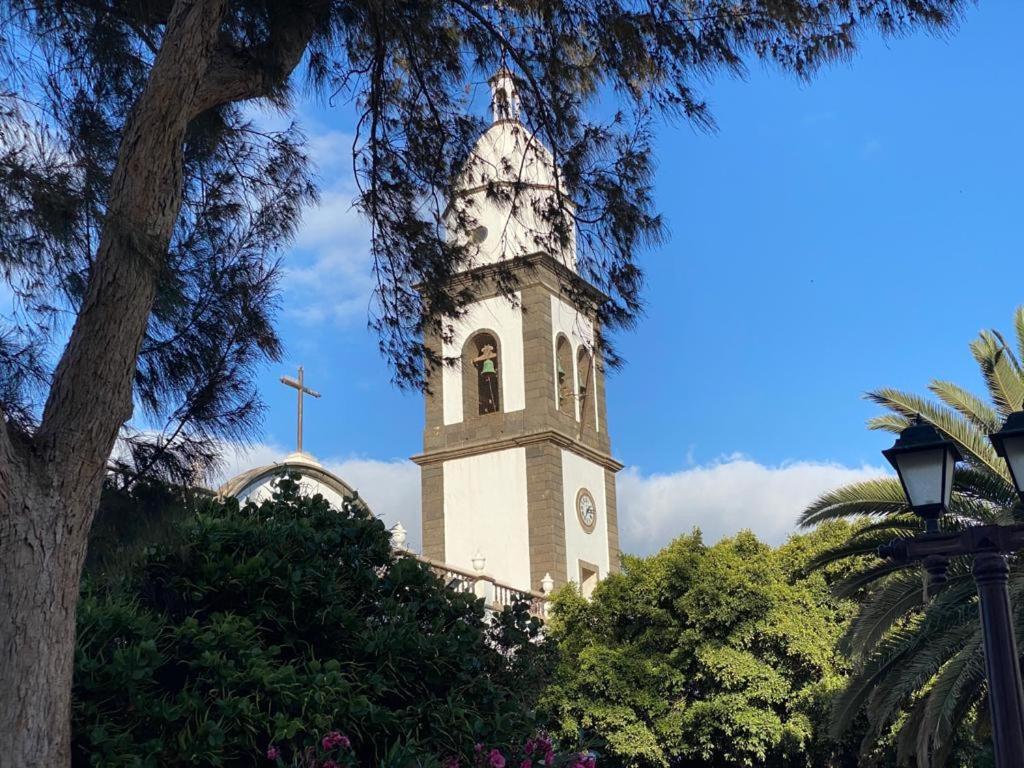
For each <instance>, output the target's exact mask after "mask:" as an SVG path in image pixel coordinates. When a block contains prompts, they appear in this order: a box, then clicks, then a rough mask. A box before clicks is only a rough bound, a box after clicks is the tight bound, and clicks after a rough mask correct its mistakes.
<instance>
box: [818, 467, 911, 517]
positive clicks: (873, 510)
mask: <svg viewBox="0 0 1024 768" xmlns="http://www.w3.org/2000/svg"><path fill="white" fill-rule="evenodd" d="M906 509H907V499H906V497H905V496H904V495H903V486H901V485H900V481H899V480H897V479H896V478H895V477H883V478H879V479H878V480H864V481H863V482H860V483H851V484H850V485H844V486H843V487H841V488H836V489H835V490H832V491H828V492H827V493H824V494H822V495H821V496H819V497H818V498H817V499H815V500H814V501H813V502H811V504H810V506H808V507H807V509H805V510H804V511H803V512H802V513H801V514H800V520H799V524H800V525H801V526H803V527H807V526H811V525H816V524H818V523H822V522H825V521H826V520H836V519H840V518H847V517H857V516H862V515H869V516H874V517H882V516H888V515H896V514H899V513H901V512H905V511H906Z"/></svg>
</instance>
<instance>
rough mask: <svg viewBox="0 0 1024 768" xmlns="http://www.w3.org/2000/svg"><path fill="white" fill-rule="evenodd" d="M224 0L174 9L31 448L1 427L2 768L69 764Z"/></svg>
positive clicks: (186, 0)
mask: <svg viewBox="0 0 1024 768" xmlns="http://www.w3.org/2000/svg"><path fill="white" fill-rule="evenodd" d="M225 2H226V0H176V2H175V3H174V7H173V9H172V10H171V13H170V16H169V18H168V20H167V25H166V28H165V32H164V37H163V41H162V44H161V48H160V52H159V53H158V54H157V56H156V58H155V60H154V63H153V67H152V70H151V72H150V76H149V80H148V82H147V84H146V87H145V88H144V89H143V92H142V94H141V95H140V97H139V100H138V102H137V103H136V105H135V108H134V109H133V111H132V114H131V115H130V116H129V118H128V121H127V123H126V126H125V130H124V135H123V136H122V140H121V147H120V152H119V155H118V160H117V166H116V168H115V171H114V174H113V177H112V180H111V190H110V196H109V200H108V205H107V218H106V220H105V222H104V225H103V231H102V233H101V237H100V244H99V248H98V250H97V253H96V258H95V260H94V264H93V268H92V270H91V272H90V275H89V285H88V288H87V291H86V295H85V299H84V301H83V303H82V307H81V309H80V311H79V314H78V317H77V319H76V321H75V326H74V328H73V329H72V332H71V336H70V338H69V340H68V343H67V346H66V347H65V349H64V353H63V355H62V356H61V359H60V362H59V363H58V365H57V368H56V370H55V371H54V375H53V380H52V383H51V387H50V392H49V396H48V398H47V401H46V406H45V408H44V410H43V418H42V422H41V423H40V426H39V429H38V431H37V432H36V434H35V435H34V436H32V437H25V436H20V435H16V434H14V433H13V432H12V430H10V428H9V426H8V425H6V424H4V425H2V427H3V428H2V429H0V502H2V503H3V508H2V509H0V514H2V516H0V768H6V766H29V765H48V766H49V765H53V766H59V765H68V763H69V762H70V743H71V733H70V702H71V681H72V671H73V662H74V642H75V607H76V603H77V600H78V591H79V580H80V577H81V568H82V562H83V560H84V557H85V549H86V543H87V540H88V533H89V527H90V525H91V523H92V518H93V515H94V513H95V508H96V504H97V502H98V499H99V494H100V490H101V484H102V481H103V474H104V471H105V468H106V462H107V460H108V458H109V456H110V452H111V450H112V449H113V446H114V441H115V439H116V437H117V433H118V430H119V429H120V428H121V425H122V424H123V423H124V422H125V421H126V420H127V419H128V418H129V416H130V415H131V412H132V380H133V378H134V375H135V364H136V358H137V356H138V352H139V348H140V346H141V344H142V340H143V338H144V335H145V331H146V325H147V323H148V321H149V314H150V311H151V309H152V303H153V297H154V295H155V292H156V282H157V279H158V276H159V272H160V270H161V269H162V268H163V264H164V260H165V257H166V253H167V248H168V246H169V244H170V240H171V236H172V234H173V231H174V225H175V222H176V220H177V218H178V215H179V212H180V208H181V200H182V172H183V171H182V147H183V143H184V137H185V130H186V128H187V126H188V123H189V121H190V120H191V119H192V117H194V115H195V113H194V104H193V102H194V100H195V96H196V93H197V90H198V88H199V85H200V83H201V81H202V79H203V77H204V75H205V74H206V70H207V68H208V66H209V62H210V60H211V57H212V53H213V50H214V46H215V44H216V42H217V34H218V30H219V27H220V21H221V18H222V16H223V13H224V8H225Z"/></svg>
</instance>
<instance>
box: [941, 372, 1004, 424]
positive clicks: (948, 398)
mask: <svg viewBox="0 0 1024 768" xmlns="http://www.w3.org/2000/svg"><path fill="white" fill-rule="evenodd" d="M928 389H930V390H931V391H932V393H934V395H935V396H936V397H937V398H939V400H941V401H942V402H944V403H945V404H946V405H948V406H949V407H950V408H952V409H953V410H955V411H957V412H958V413H960V414H961V415H962V416H964V417H965V418H967V419H970V420H971V422H973V424H974V426H976V427H977V428H978V429H980V430H981V431H982V432H984V433H985V434H986V435H988V434H991V433H992V432H995V431H996V430H997V429H999V425H1000V424H1002V419H1001V418H1000V417H999V414H998V413H996V412H995V409H994V408H992V407H991V406H989V405H988V403H986V402H984V401H983V400H982V399H981V398H979V397H978V396H977V395H975V394H974V393H972V392H968V391H967V390H966V389H964V388H963V387H961V386H960V385H958V384H954V383H952V382H950V381H940V380H936V381H933V382H932V383H931V384H929V385H928Z"/></svg>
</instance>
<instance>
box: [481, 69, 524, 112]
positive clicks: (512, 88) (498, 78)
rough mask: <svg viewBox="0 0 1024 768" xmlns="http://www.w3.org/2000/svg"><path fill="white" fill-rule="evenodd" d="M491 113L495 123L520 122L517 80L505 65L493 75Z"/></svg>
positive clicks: (491, 82)
mask: <svg viewBox="0 0 1024 768" xmlns="http://www.w3.org/2000/svg"><path fill="white" fill-rule="evenodd" d="M488 82H489V83H490V84H491V111H492V113H493V115H494V122H496V123H497V122H499V121H501V120H519V94H518V93H516V78H515V75H513V74H512V70H510V69H509V68H508V67H506V66H505V65H504V64H502V65H501V67H499V68H498V71H497V72H495V73H494V74H493V75H491V79H490V80H489V81H488Z"/></svg>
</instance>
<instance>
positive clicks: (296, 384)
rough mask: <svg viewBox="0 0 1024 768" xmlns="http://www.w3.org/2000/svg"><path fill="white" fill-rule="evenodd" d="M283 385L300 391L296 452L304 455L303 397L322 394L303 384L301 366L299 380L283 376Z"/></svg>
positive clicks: (300, 367)
mask: <svg viewBox="0 0 1024 768" xmlns="http://www.w3.org/2000/svg"><path fill="white" fill-rule="evenodd" d="M281 383H282V384H285V385H287V386H289V387H292V388H294V389H297V390H298V394H299V423H298V437H297V443H298V447H297V448H296V450H297V451H298V452H299V453H302V396H303V395H310V396H312V397H320V393H319V392H314V391H313V390H312V389H310V388H309V387H307V386H306V385H305V384H304V383H303V377H302V366H301V365H300V366H299V378H297V379H293V378H292V377H291V376H282V377H281Z"/></svg>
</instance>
